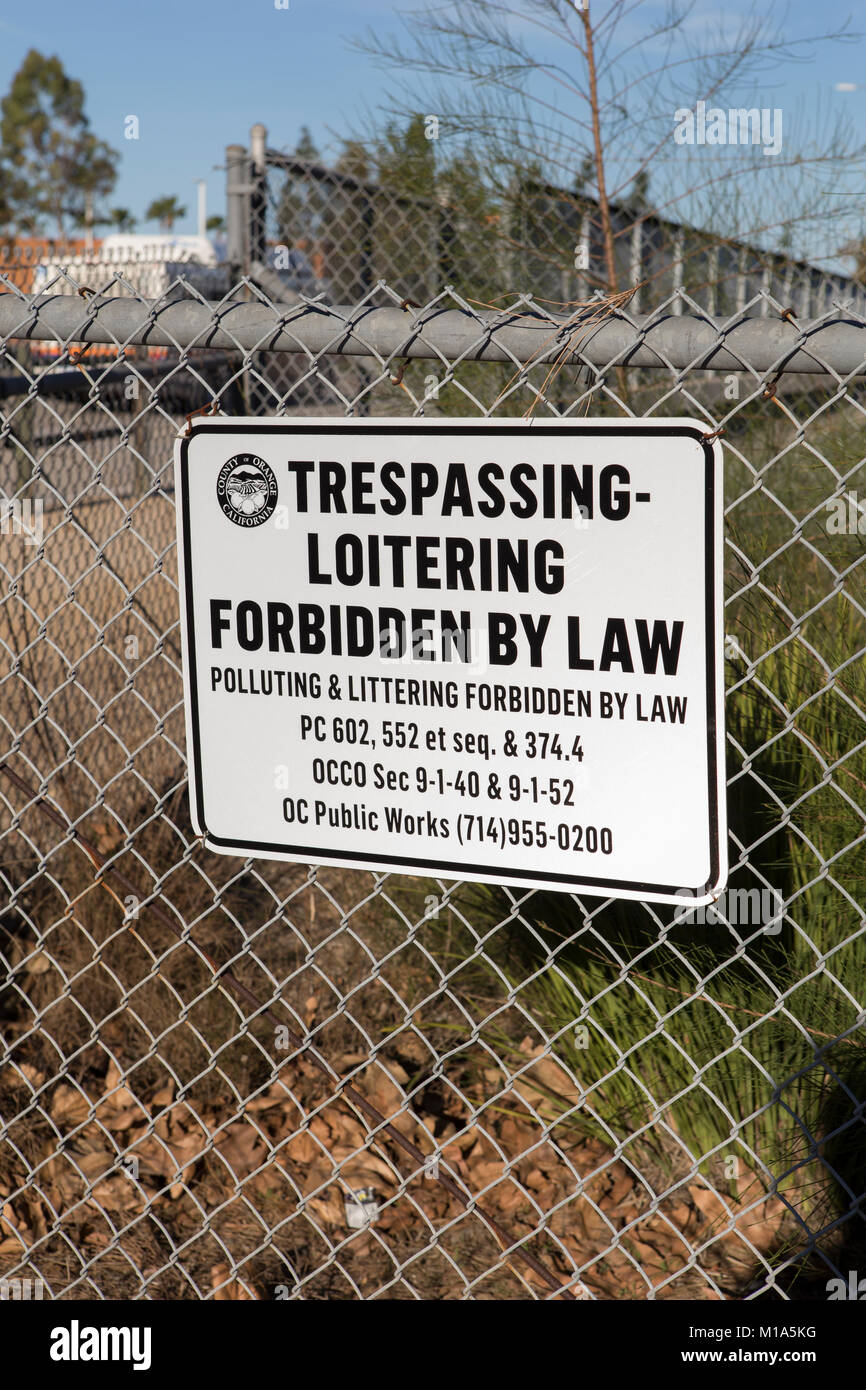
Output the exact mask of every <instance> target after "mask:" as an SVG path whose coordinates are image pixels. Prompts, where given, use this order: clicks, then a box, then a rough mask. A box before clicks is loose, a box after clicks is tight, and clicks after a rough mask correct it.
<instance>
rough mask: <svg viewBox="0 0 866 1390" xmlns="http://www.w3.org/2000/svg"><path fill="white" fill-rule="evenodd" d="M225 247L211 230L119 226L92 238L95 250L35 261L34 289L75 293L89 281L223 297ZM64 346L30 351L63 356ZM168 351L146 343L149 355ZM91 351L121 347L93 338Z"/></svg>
mask: <svg viewBox="0 0 866 1390" xmlns="http://www.w3.org/2000/svg"><path fill="white" fill-rule="evenodd" d="M223 253H224V248H223V246H222V245H221V243H220V242H219V241H216V240H214V241H212V240H211V239H210V237H207V236H200V235H199V236H182V235H180V234H177V235H176V234H175V233H173V232H164V233H162V234H158V235H152V234H147V233H136V232H116V233H112V234H111V235H110V236H107V237H104V238H103V239H102V240H101V241H99V242H96V243H94V246H93V248H92V250H89V251H82V252H78V253H77V254H75V255H65V254H63V253H62V252H61V253H60V254H59V255H57V254H50V255H49V256H48V257H47V258H46V259H45V260H44V261H41V262H40V263H39V265H37V266H35V267H34V270H33V280H32V293H33V294H34V295H39V294H71V293H73V292H74V291H77V290H78V289H79V288H80V287H82V286H86V287H87V288H88V289H91V290H94V291H95V292H96V293H97V294H106V295H111V296H115V295H120V296H124V297H137V298H141V299H159V300H163V301H164V302H170V301H172V300H175V299H185V298H188V297H189V296H190V295H191V294H193V295H195V294H198V295H201V297H202V298H203V299H221V298H222V297H223V295H224V294H226V293H227V292H228V290H229V287H230V286H229V273H228V268H227V267H226V266H225V265H224V264H223V263H222V256H223ZM61 351H62V348H61V345H60V344H59V343H56V342H36V341H34V342H33V343H32V344H31V352H32V355H33V356H34V357H39V358H41V359H43V360H45V359H54V358H56V357H59V356H60V354H61ZM140 351H142V350H140ZM164 354H165V349H157V348H149V349H147V355H148V356H151V357H152V356H162V355H164ZM87 355H88V357H89V358H90V359H91V360H93V359H95V358H111V357H115V356H117V351H116V349H115V348H114V347H113V346H110V345H100V344H93V345H92V346H91V347H90V349H89V350H88V354H87Z"/></svg>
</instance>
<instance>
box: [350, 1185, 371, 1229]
mask: <svg viewBox="0 0 866 1390" xmlns="http://www.w3.org/2000/svg"><path fill="white" fill-rule="evenodd" d="M343 1200H344V1202H345V1204H346V1224H347V1226H348V1227H349V1228H350V1230H352V1231H361V1230H363V1228H364V1227H365V1226H372V1225H373V1223H374V1222H375V1220H376V1217H377V1216H378V1215H379V1203H378V1201H377V1199H376V1193H375V1192H374V1191H373V1188H372V1187H359V1188H358V1190H357V1192H351V1193H349V1192H347V1193H345V1194H344V1197H343Z"/></svg>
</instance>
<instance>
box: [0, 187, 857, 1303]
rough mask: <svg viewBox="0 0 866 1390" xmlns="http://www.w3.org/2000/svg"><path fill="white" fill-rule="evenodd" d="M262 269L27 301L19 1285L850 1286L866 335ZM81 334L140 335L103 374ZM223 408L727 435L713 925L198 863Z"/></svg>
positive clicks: (11, 1203) (3, 832)
mask: <svg viewBox="0 0 866 1390" xmlns="http://www.w3.org/2000/svg"><path fill="white" fill-rule="evenodd" d="M289 174H292V171H291V170H288V171H287V177H288V175H289ZM292 177H294V175H293V174H292ZM230 231H231V228H230ZM264 269H265V270H267V269H268V267H266V266H265V267H264ZM262 283H263V281H262V278H261V277H259V279H258V281H256V277H255V276H251V277H250V278H248V279H244V280H243V281H242V282H240V283H239V284H237V285H236V286H234V287H233V290H232V293H231V295H230V296H229V297H228V298H227V299H225V300H223V301H222V302H219V303H217V302H209V301H207V300H205V299H203V298H202V296H201V293H200V292H199V291H198V290H197V289H196V287H195V286H194V285H193V284H191V283H190V284H182V289H183V290H184V291H185V294H186V298H184V299H183V300H181V302H172V301H173V300H176V295H174V294H172V295H167V296H166V298H165V300H164V301H162V302H160V301H157V302H151V301H145V300H144V299H139V298H136V297H135V296H134V295H130V294H129V293H127V294H126V295H125V296H123V297H122V298H120V299H118V298H117V297H116V296H114V295H113V294H112V293H108V294H105V295H100V294H96V295H94V294H91V293H87V294H85V295H83V296H82V295H78V294H73V293H72V292H71V290H72V286H71V285H66V286H64V293H63V294H61V295H60V296H58V297H48V298H44V299H43V300H41V301H34V300H33V299H32V298H30V297H28V296H27V295H26V294H24V293H23V292H22V290H21V289H20V287H18V288H15V287H14V286H13V285H12V284H11V283H9V282H7V292H6V293H5V294H3V295H0V337H2V343H3V357H2V361H0V378H2V399H0V412H2V413H0V420H2V429H0V469H2V487H3V491H4V493H5V494H6V496H7V498H8V499H9V500H8V501H7V502H6V503H4V504H3V505H4V523H3V529H2V536H0V546H2V551H0V554H2V565H3V577H4V581H5V588H4V594H3V599H2V603H0V644H2V651H3V670H2V674H0V721H2V730H3V734H2V741H3V745H4V749H3V757H2V764H0V879H2V883H3V886H4V901H3V903H2V906H0V953H2V960H3V968H4V972H5V973H4V977H3V985H2V992H0V1017H2V1021H3V1037H4V1045H3V1057H2V1070H0V1091H2V1122H0V1206H2V1211H0V1275H2V1276H3V1277H5V1278H6V1279H7V1280H15V1279H18V1280H24V1279H30V1280H41V1281H43V1283H44V1287H45V1290H46V1296H51V1297H71V1298H75V1297H79V1298H81V1297H94V1296H96V1297H102V1298H123V1297H145V1298H161V1299H173V1298H189V1297H192V1298H210V1297H216V1298H248V1297H258V1298H272V1297H277V1298H283V1297H298V1298H364V1299H368V1298H378V1297H391V1298H394V1297H396V1298H410V1299H411V1298H415V1299H428V1298H449V1299H450V1298H473V1299H474V1298H541V1299H545V1298H551V1297H552V1298H561V1297H573V1298H588V1299H592V1298H597V1299H618V1298H625V1299H627V1298H719V1297H722V1298H727V1297H746V1298H758V1297H765V1296H766V1297H775V1298H782V1299H788V1298H795V1299H796V1298H806V1297H821V1298H825V1297H827V1281H828V1279H830V1278H831V1277H834V1276H835V1275H837V1274H838V1275H841V1276H842V1277H845V1278H847V1272H848V1270H850V1269H857V1268H860V1269H862V1268H863V1265H862V1256H863V1253H864V1224H863V1207H862V1202H863V1192H864V1176H866V1173H864V1168H866V1158H864V1154H866V1148H864V1144H863V1139H864V1116H863V1104H864V1097H866V1049H864V1043H863V1033H862V1023H863V1018H864V1013H863V1010H864V999H863V992H864V978H866V972H864V966H866V930H864V908H863V903H864V877H866V871H864V865H866V855H864V838H866V835H864V795H863V793H864V786H866V755H864V750H866V724H864V720H866V682H864V649H866V641H864V638H866V607H864V599H866V584H864V564H863V559H864V543H866V534H864V533H866V523H864V522H862V521H861V520H860V518H862V516H863V509H862V507H861V506H860V503H859V499H858V497H857V492H858V488H859V489H860V492H861V494H866V471H864V454H866V450H864V441H866V427H864V389H863V373H864V371H866V324H864V321H863V319H862V318H861V317H860V316H859V315H857V314H856V313H854V312H853V311H852V310H851V309H850V307H849V309H848V310H846V311H845V312H842V311H840V310H839V309H837V308H835V307H834V306H833V305H832V303H831V304H830V305H828V306H827V309H826V312H825V313H824V314H823V316H821V317H818V318H813V319H810V320H809V321H806V322H801V321H799V320H797V319H794V320H793V321H792V318H791V316H790V315H789V316H787V317H785V316H784V311H785V310H786V309H787V307H788V305H787V304H786V303H785V302H784V300H783V299H782V298H774V297H773V296H772V295H770V294H768V293H767V292H766V291H764V292H763V294H762V295H761V296H760V298H761V314H760V315H759V322H757V323H756V322H754V319H753V317H750V316H749V315H746V314H745V313H742V314H740V313H736V312H735V313H734V314H733V315H732V316H731V317H730V318H729V319H727V320H720V319H719V318H717V317H714V316H713V315H712V314H711V313H710V312H709V310H708V309H707V308H706V307H705V306H702V305H701V304H700V303H699V302H698V301H697V300H695V299H693V298H690V297H689V296H687V295H685V294H684V293H683V292H682V291H679V290H677V291H676V293H675V295H674V297H672V298H670V299H667V300H666V299H664V298H663V297H661V296H657V297H656V298H655V299H654V301H653V304H652V312H651V313H649V314H644V315H637V314H636V313H635V312H634V306H633V305H632V306H628V305H620V306H619V307H615V306H611V305H609V304H607V305H605V304H603V303H602V302H600V301H598V300H596V301H595V302H594V304H592V305H590V306H588V307H584V308H574V309H572V310H570V311H569V312H570V315H571V316H570V317H569V316H565V317H563V316H559V317H557V316H555V315H552V314H551V313H550V311H549V306H548V305H546V304H544V303H542V302H540V301H539V302H536V301H533V300H532V298H531V295H529V293H528V292H527V294H526V295H524V296H521V297H520V298H519V299H517V300H516V302H515V303H514V305H513V306H512V307H510V308H504V309H502V308H500V309H496V310H491V309H488V308H483V307H480V306H479V305H478V304H477V303H476V302H470V300H469V298H468V297H465V296H464V295H463V294H461V293H458V292H457V291H456V290H455V291H443V292H442V293H441V294H439V295H437V296H436V297H435V298H434V299H433V300H432V301H430V302H428V301H427V299H426V298H425V300H424V302H423V305H422V307H417V306H412V305H408V304H407V303H406V298H407V289H406V282H405V281H403V280H400V279H399V277H398V278H397V280H396V281H395V283H391V282H389V281H387V280H385V281H382V282H377V283H376V285H375V297H374V301H373V302H374V303H375V304H376V305H377V306H378V307H375V308H371V307H370V300H369V298H366V297H365V296H364V295H363V294H361V293H360V292H359V293H358V294H357V295H356V296H354V297H353V296H351V295H350V296H347V298H346V299H345V300H344V301H343V303H342V307H340V304H339V302H338V301H337V300H335V299H334V298H333V296H328V297H327V298H328V299H329V301H330V302H329V303H328V304H327V305H326V304H325V302H324V300H320V301H319V302H318V303H314V304H312V305H309V304H306V303H304V302H303V301H302V300H301V301H299V300H298V298H297V294H294V296H293V298H291V299H290V302H284V301H283V297H282V295H278V296H277V299H276V300H275V298H274V297H273V296H269V295H268V294H267V293H266V292H265V290H264V289H263V288H262ZM524 283H525V284H526V285H527V286H528V287H531V281H530V280H527V281H525V282H524ZM103 288H104V286H103V285H96V286H93V285H92V284H91V285H90V289H91V290H93V289H96V290H100V289H103ZM413 297H414V296H413ZM277 301H282V302H277ZM753 307H754V306H753ZM39 341H57V342H59V343H60V344H61V348H62V352H61V356H60V358H59V359H58V360H57V361H56V362H54V363H52V364H45V363H40V362H39V361H38V360H37V359H36V358H35V357H34V355H33V354H32V352H30V351H29V350H28V349H27V348H26V347H25V344H26V343H28V342H29V343H30V344H31V346H32V344H33V343H35V342H39ZM86 342H89V343H91V344H98V343H103V344H105V343H107V344H109V345H113V347H114V349H115V352H114V354H113V356H112V357H111V358H110V359H109V360H100V359H98V358H97V357H96V356H95V348H93V349H91V353H93V355H92V356H91V353H85V354H84V355H83V357H81V359H80V361H78V362H77V365H76V358H75V352H73V348H72V345H73V344H74V345H76V349H75V351H77V350H78V345H80V344H81V343H86ZM148 345H150V346H154V345H156V346H158V347H160V348H165V349H167V355H165V356H163V357H162V358H161V359H159V360H153V359H149V358H147V357H146V356H142V354H141V352H140V349H141V348H142V347H145V348H146V347H147V346H148ZM133 346H135V349H136V355H133V354H132V351H131V349H132V347H133ZM212 399H215V400H216V401H217V403H218V405H219V406H220V407H221V408H222V409H224V410H226V411H228V412H231V413H238V412H241V413H243V412H251V413H258V412H262V413H268V414H272V413H282V414H289V415H290V414H292V413H319V414H321V413H334V414H343V413H346V412H347V411H360V410H364V411H368V412H370V413H371V414H388V415H401V414H405V415H411V414H415V413H417V412H418V411H420V410H423V411H424V412H425V413H428V414H447V415H460V414H464V415H473V414H482V413H484V414H487V413H496V414H522V413H524V412H525V411H526V410H527V409H530V408H532V409H534V410H535V411H536V412H539V413H547V414H584V413H591V414H605V415H622V414H637V415H657V414H668V415H671V414H688V415H691V416H699V417H700V418H703V419H705V420H706V421H707V422H708V425H709V427H711V428H717V427H724V429H725V430H726V434H725V436H724V443H725V457H726V499H725V501H726V602H727V614H728V617H727V623H726V630H727V633H728V638H727V642H726V672H727V702H728V746H729V761H728V773H729V819H730V836H731V843H730V858H731V864H732V866H733V867H732V874H731V881H730V886H731V889H732V890H736V891H735V892H731V893H729V894H728V895H727V896H726V897H725V898H724V899H723V900H722V901H721V902H720V904H719V906H718V909H717V910H716V911H715V915H714V916H713V915H710V917H709V918H708V920H706V921H705V922H703V923H702V922H701V921H700V920H695V919H694V918H692V919H683V918H682V916H680V918H679V919H677V918H676V917H675V913H674V910H673V909H666V908H659V907H657V906H653V905H650V904H640V903H623V902H606V901H602V900H599V899H594V898H589V897H583V898H579V897H576V896H569V895H565V894H552V893H541V892H524V891H522V890H521V891H517V890H512V889H495V890H494V889H491V888H481V887H478V886H473V885H466V884H461V883H452V882H438V881H431V880H419V879H414V878H407V877H405V876H400V875H393V874H391V875H383V874H375V873H369V872H355V871H346V870H337V869H325V868H321V867H316V866H315V865H311V866H309V867H303V866H294V865H287V864H281V863H271V862H265V861H261V860H256V861H252V860H250V861H246V862H244V861H242V860H240V859H229V858H223V857H218V856H214V855H212V854H210V853H207V852H205V851H204V850H203V849H202V848H201V846H200V844H199V843H197V842H196V840H195V838H194V836H193V833H192V830H191V826H190V822H189V817H188V805H187V793H186V763H185V751H184V729H183V714H182V705H181V672H180V654H179V640H178V594H177V570H176V556H175V547H174V491H173V481H172V461H171V457H172V443H173V438H174V436H175V434H176V432H177V430H178V429H179V428H180V427H181V426H182V424H183V419H184V415H185V414H186V413H188V411H190V410H193V409H196V408H198V407H200V406H201V405H204V404H205V403H207V402H210V401H211V400H212ZM40 507H41V513H40ZM659 812H660V814H664V793H663V789H660V794H659ZM858 1261H860V1263H859V1265H858ZM7 1287H8V1286H7Z"/></svg>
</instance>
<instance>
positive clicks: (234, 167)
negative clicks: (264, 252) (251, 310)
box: [226, 145, 249, 279]
mask: <svg viewBox="0 0 866 1390" xmlns="http://www.w3.org/2000/svg"><path fill="white" fill-rule="evenodd" d="M248 199H249V174H248V172H247V152H246V150H245V149H244V147H243V145H227V146H226V241H227V247H226V258H227V260H228V263H229V267H230V273H231V276H232V279H236V278H237V277H238V276H239V275H241V274H243V270H244V263H245V261H246V258H247V227H248V224H249V214H248V212H247V206H248Z"/></svg>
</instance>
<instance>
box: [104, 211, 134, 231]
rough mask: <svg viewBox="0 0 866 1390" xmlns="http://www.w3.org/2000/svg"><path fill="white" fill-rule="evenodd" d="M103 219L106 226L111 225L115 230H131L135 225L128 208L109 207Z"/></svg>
mask: <svg viewBox="0 0 866 1390" xmlns="http://www.w3.org/2000/svg"><path fill="white" fill-rule="evenodd" d="M104 220H105V223H106V224H107V226H109V227H113V229H114V230H115V231H116V232H132V231H134V230H135V227H136V225H137V224H136V219H135V218H134V217H133V215H132V213H131V212H130V210H129V208H109V210H108V216H107V217H106V218H105V219H104Z"/></svg>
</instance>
